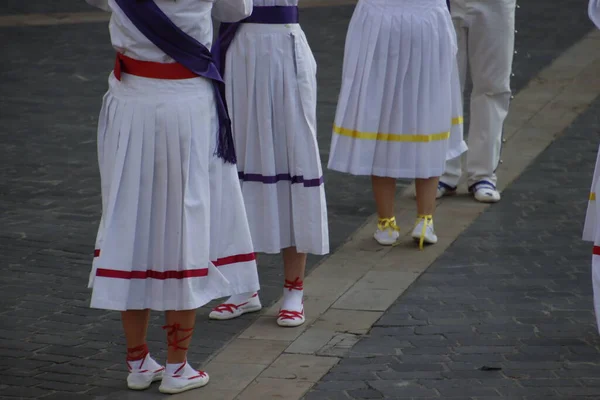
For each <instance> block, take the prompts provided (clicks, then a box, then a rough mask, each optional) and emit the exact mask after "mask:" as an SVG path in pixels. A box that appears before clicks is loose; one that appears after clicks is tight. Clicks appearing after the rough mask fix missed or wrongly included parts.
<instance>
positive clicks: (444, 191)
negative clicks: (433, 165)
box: [435, 182, 456, 199]
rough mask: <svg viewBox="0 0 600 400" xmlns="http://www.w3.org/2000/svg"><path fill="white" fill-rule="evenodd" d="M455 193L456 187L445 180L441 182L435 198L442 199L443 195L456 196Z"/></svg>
mask: <svg viewBox="0 0 600 400" xmlns="http://www.w3.org/2000/svg"><path fill="white" fill-rule="evenodd" d="M455 194H456V187H452V186H450V185H447V184H445V183H444V182H439V183H438V187H437V193H436V195H435V198H436V199H441V198H442V197H445V196H454V195H455Z"/></svg>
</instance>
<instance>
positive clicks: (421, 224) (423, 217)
mask: <svg viewBox="0 0 600 400" xmlns="http://www.w3.org/2000/svg"><path fill="white" fill-rule="evenodd" d="M438 181H439V177H434V178H428V179H416V180H415V188H416V190H417V223H416V224H415V228H414V229H413V233H412V237H413V238H414V239H415V240H417V241H418V242H419V248H420V249H423V245H424V244H425V243H428V244H434V243H437V240H438V239H437V235H436V234H435V231H434V229H433V213H434V211H435V196H436V192H437V185H438Z"/></svg>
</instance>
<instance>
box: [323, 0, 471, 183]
mask: <svg viewBox="0 0 600 400" xmlns="http://www.w3.org/2000/svg"><path fill="white" fill-rule="evenodd" d="M456 51H457V46H456V34H455V31H454V28H453V26H452V20H451V18H450V13H449V12H448V8H447V6H446V2H445V1H444V0H401V1H398V0H360V1H359V3H358V5H357V7H356V9H355V11H354V14H353V16H352V20H351V22H350V26H349V29H348V33H347V37H346V46H345V53H344V65H343V73H342V87H341V91H340V95H339V100H338V106H337V111H336V116H335V124H334V128H333V137H332V145H331V154H330V158H329V164H328V165H329V168H330V169H333V170H337V171H341V172H346V173H350V174H353V175H376V176H385V177H393V178H430V177H436V176H440V175H442V173H443V172H444V169H445V162H446V160H447V159H451V158H455V157H457V156H459V155H460V154H462V153H463V152H464V151H466V149H467V146H466V144H465V142H464V141H463V127H462V95H461V91H460V82H459V76H458V66H457V61H456Z"/></svg>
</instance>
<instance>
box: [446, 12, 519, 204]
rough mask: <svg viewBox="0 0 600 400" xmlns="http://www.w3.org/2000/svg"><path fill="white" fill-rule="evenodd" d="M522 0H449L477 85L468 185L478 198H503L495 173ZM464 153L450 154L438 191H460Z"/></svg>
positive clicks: (461, 51) (463, 64) (462, 58)
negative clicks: (518, 4)
mask: <svg viewBox="0 0 600 400" xmlns="http://www.w3.org/2000/svg"><path fill="white" fill-rule="evenodd" d="M516 5H517V0H488V1H481V0H450V7H451V10H452V19H453V20H454V26H455V29H456V34H457V39H458V65H459V74H460V80H461V88H462V90H464V86H465V81H466V77H467V64H468V65H469V66H470V71H471V78H472V81H473V91H472V93H471V112H470V114H469V118H470V124H469V135H468V142H469V152H468V154H467V163H466V164H467V165H466V173H467V186H468V188H469V192H470V193H472V194H473V196H474V198H475V200H477V201H480V202H484V203H495V202H497V201H499V200H500V193H499V192H498V189H497V188H496V184H497V180H498V178H497V176H496V173H495V170H496V168H497V167H498V163H499V162H500V150H501V148H502V129H503V125H504V120H505V118H506V116H507V114H508V107H509V103H510V96H511V89H510V75H511V70H512V62H513V54H514V47H515V8H516ZM461 175H462V165H461V159H460V158H459V157H457V158H454V159H452V160H448V163H447V164H446V171H445V172H444V174H443V175H442V177H441V178H440V183H439V186H438V192H437V196H438V197H442V196H449V195H453V194H455V193H456V187H457V185H458V181H459V179H460V177H461Z"/></svg>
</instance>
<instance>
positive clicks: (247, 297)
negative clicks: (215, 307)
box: [225, 292, 256, 306]
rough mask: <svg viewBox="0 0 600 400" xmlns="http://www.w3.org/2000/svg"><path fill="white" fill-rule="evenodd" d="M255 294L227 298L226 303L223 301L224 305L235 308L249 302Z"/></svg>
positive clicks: (248, 293) (242, 294)
mask: <svg viewBox="0 0 600 400" xmlns="http://www.w3.org/2000/svg"><path fill="white" fill-rule="evenodd" d="M255 293H256V292H246V293H240V294H234V295H233V296H231V297H230V298H228V299H227V301H225V304H235V305H236V306H238V305H240V304H242V303H245V302H247V301H248V300H250V298H251V297H252V296H254V294H255Z"/></svg>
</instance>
